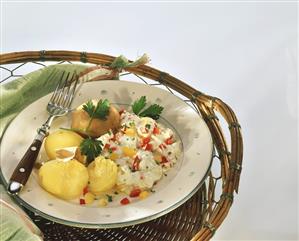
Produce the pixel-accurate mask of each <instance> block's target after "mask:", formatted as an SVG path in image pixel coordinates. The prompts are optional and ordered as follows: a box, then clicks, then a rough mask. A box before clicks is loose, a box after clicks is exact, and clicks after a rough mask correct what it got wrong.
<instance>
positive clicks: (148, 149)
mask: <svg viewBox="0 0 299 241" xmlns="http://www.w3.org/2000/svg"><path fill="white" fill-rule="evenodd" d="M145 150H146V151H152V150H153V145H152V144H147V145H146V147H145Z"/></svg>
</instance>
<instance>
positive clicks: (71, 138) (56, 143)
mask: <svg viewBox="0 0 299 241" xmlns="http://www.w3.org/2000/svg"><path fill="white" fill-rule="evenodd" d="M82 141H83V138H82V137H81V136H80V135H79V134H77V133H75V132H73V131H68V130H58V131H55V132H53V133H51V134H50V135H48V136H47V138H46V140H45V149H46V153H47V155H48V157H49V159H50V160H53V159H56V150H59V149H63V148H65V147H78V146H80V143H81V142H82Z"/></svg>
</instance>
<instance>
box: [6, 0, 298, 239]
mask: <svg viewBox="0 0 299 241" xmlns="http://www.w3.org/2000/svg"><path fill="white" fill-rule="evenodd" d="M297 30H298V29H297V6H296V3H294V2H293V3H283V2H281V3H274V2H272V3H271V2H256V3H249V2H240V1H235V2H223V3H221V2H213V3H207V2H201V3H191V2H189V3H165V2H164V3H161V2H160V3H157V2H151V3H136V2H135V3H134V2H131V3H130V2H125V3H124V2H123V3H121V2H118V3H111V2H110V3H107V2H106V3H103V2H102V3H91V2H89V3H88V2H81V3H78V2H77V3H76V2H72V3H71V2H64V3H58V2H56V3H28V2H27V3H20V2H19V3H12V1H8V2H2V13H1V31H2V32H1V50H2V53H4V52H13V51H23V50H41V49H47V50H50V49H65V50H78V51H88V52H99V53H107V54H111V55H119V54H124V55H125V56H127V57H128V58H130V59H135V58H136V57H137V56H140V55H141V54H142V53H144V52H146V53H148V54H149V56H150V57H151V59H152V61H151V65H152V66H154V67H156V68H158V69H161V70H164V71H166V72H168V73H171V74H172V75H174V76H176V77H178V78H180V79H182V80H184V81H186V82H187V83H188V84H190V85H192V86H194V87H196V88H197V89H199V90H201V91H203V92H205V93H208V94H210V95H214V96H217V97H220V98H221V99H223V100H224V101H225V102H227V103H228V104H229V105H231V107H232V108H233V109H234V111H235V112H236V114H237V116H238V118H239V121H240V123H241V125H242V128H243V135H244V162H243V163H244V165H243V172H242V176H241V183H240V193H239V195H236V197H235V202H234V204H233V206H232V208H231V211H230V212H229V215H228V216H227V218H226V219H225V221H224V223H223V224H222V225H221V227H220V228H219V230H218V231H217V233H216V235H215V236H214V239H215V240H297V239H298V238H299V237H298V154H297V151H298V135H297V134H298V132H297V130H298V127H297V121H298V117H297V111H298V105H297V94H298V83H297V41H298V39H297Z"/></svg>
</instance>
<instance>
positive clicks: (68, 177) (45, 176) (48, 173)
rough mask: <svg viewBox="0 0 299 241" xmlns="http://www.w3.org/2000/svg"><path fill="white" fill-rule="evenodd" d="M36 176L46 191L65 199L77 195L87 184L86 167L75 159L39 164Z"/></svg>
mask: <svg viewBox="0 0 299 241" xmlns="http://www.w3.org/2000/svg"><path fill="white" fill-rule="evenodd" d="M38 176H39V180H40V184H41V186H42V187H43V188H44V189H45V190H46V191H48V192H49V193H52V194H54V195H55V196H57V197H59V198H62V199H66V200H68V199H74V198H77V197H79V196H80V195H81V194H82V190H83V188H84V187H86V186H87V184H88V171H87V168H86V167H85V166H84V165H83V164H82V163H80V162H78V161H77V160H75V159H73V160H70V161H67V162H64V161H61V160H51V161H48V162H46V163H45V164H44V165H42V166H41V168H40V169H39V172H38Z"/></svg>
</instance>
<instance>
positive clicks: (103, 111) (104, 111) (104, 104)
mask: <svg viewBox="0 0 299 241" xmlns="http://www.w3.org/2000/svg"><path fill="white" fill-rule="evenodd" d="M109 108H110V103H109V101H108V100H107V99H105V100H103V101H102V100H99V102H98V104H97V107H96V109H95V112H94V118H97V119H102V120H106V119H107V118H106V117H107V115H108V114H109Z"/></svg>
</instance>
